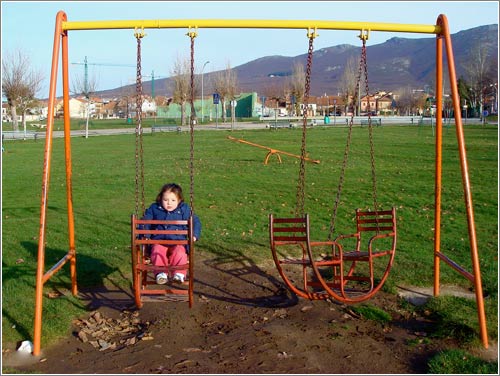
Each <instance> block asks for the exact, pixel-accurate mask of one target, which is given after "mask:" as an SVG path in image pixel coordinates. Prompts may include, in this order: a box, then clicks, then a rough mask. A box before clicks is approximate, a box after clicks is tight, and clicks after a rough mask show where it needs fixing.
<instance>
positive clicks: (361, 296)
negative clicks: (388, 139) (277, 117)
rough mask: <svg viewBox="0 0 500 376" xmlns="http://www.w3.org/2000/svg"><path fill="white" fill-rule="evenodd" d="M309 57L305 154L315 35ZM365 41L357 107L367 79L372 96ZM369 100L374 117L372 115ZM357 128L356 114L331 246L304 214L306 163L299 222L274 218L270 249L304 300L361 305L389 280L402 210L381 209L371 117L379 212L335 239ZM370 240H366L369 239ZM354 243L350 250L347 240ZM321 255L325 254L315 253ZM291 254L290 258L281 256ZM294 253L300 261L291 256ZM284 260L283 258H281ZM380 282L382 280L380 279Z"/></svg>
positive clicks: (359, 218) (363, 214)
mask: <svg viewBox="0 0 500 376" xmlns="http://www.w3.org/2000/svg"><path fill="white" fill-rule="evenodd" d="M308 37H309V53H308V59H307V69H306V87H305V95H304V108H305V110H304V114H303V127H302V129H303V133H302V147H301V155H302V156H304V155H305V153H306V125H307V110H306V109H307V106H308V98H309V89H310V74H311V66H312V45H313V40H314V38H315V37H316V34H315V33H311V32H310V33H309V34H308ZM359 37H360V38H361V40H362V42H363V45H362V49H361V61H360V65H359V74H358V78H357V84H356V90H355V93H356V94H355V96H354V99H353V102H352V103H353V104H355V103H357V93H359V85H360V81H361V75H362V74H363V73H364V76H365V84H366V85H365V89H366V95H369V94H368V93H369V89H368V75H367V64H366V40H367V39H368V33H366V34H365V33H364V32H363V31H361V35H360V36H359ZM369 106H370V105H369V101H368V112H369V113H370V108H369ZM353 123H354V110H353V111H352V116H351V119H350V123H349V131H348V136H347V142H346V147H345V152H344V160H343V163H342V169H341V173H340V179H339V185H338V189H337V196H336V199H335V204H334V207H333V213H332V217H331V223H330V232H329V235H328V240H327V241H311V238H310V230H309V225H310V222H309V221H310V220H309V215H308V214H305V213H304V199H305V188H304V187H305V163H304V161H303V160H301V164H300V171H299V182H298V186H297V206H296V211H295V217H292V218H276V217H274V215H273V214H270V216H269V233H270V245H271V252H272V255H273V260H274V262H275V264H276V267H277V269H278V272H279V274H280V275H281V277H282V278H283V280H284V282H285V284H286V285H287V287H288V288H289V289H290V290H291V291H293V292H294V293H295V294H297V295H298V296H301V297H303V298H306V299H311V300H317V299H328V298H333V299H335V300H337V301H340V302H343V303H356V302H361V301H365V300H367V299H370V298H371V297H372V296H373V295H374V294H375V293H376V292H377V291H378V290H380V288H381V287H382V286H383V284H384V282H385V280H386V279H387V277H388V275H389V272H390V269H391V267H392V263H393V261H394V255H395V251H396V211H395V208H392V209H391V210H379V208H378V202H377V190H376V174H375V158H374V146H373V127H372V121H371V117H370V116H369V117H368V133H369V139H370V157H371V167H372V183H373V205H374V211H361V210H360V209H357V210H356V232H355V233H354V234H349V235H339V236H337V237H336V238H335V239H334V240H332V236H333V233H334V230H335V220H336V216H337V209H338V206H339V203H340V196H341V192H342V188H343V182H344V176H345V170H346V166H347V160H348V155H349V149H350V144H351V134H352V128H353ZM367 237H368V240H367V241H366V240H365V238H367ZM350 238H352V239H354V242H353V244H349V247H351V248H347V243H346V239H350ZM316 249H318V250H321V252H319V251H316V252H314V253H313V250H316ZM283 254H285V257H282V256H281V255H283ZM290 254H293V255H294V256H293V257H291V256H290ZM280 257H282V258H280ZM378 259H381V260H382V259H385V261H386V266H385V269H384V272H383V273H382V275H381V276H376V275H375V269H376V266H377V265H378V264H379V263H380V262H377V265H376V260H378ZM359 263H367V268H364V269H368V270H367V272H368V275H363V273H359V271H358V270H357V269H359V268H357V265H358V264H359ZM364 271H365V272H366V270H364ZM297 273H298V274H299V275H300V278H298V279H299V280H300V282H297V283H295V282H294V275H295V274H297ZM376 277H378V278H376Z"/></svg>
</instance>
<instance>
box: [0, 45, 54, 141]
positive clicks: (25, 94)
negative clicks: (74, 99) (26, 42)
mask: <svg viewBox="0 0 500 376" xmlns="http://www.w3.org/2000/svg"><path fill="white" fill-rule="evenodd" d="M43 79H44V77H43V74H42V72H41V71H39V70H35V69H34V68H33V67H32V66H31V62H30V59H29V57H28V56H27V55H26V54H25V53H24V52H22V51H21V50H17V51H15V52H10V53H7V54H6V55H5V57H4V58H3V59H2V93H3V95H4V96H5V97H6V98H7V102H8V104H9V106H10V110H11V116H12V127H13V130H14V131H18V130H19V124H18V121H17V108H19V109H20V110H21V111H22V122H23V127H24V130H25V131H26V118H25V116H26V111H27V110H28V108H29V104H30V103H31V102H32V101H33V100H34V99H35V96H36V93H37V92H38V91H39V90H40V87H41V84H42V82H43Z"/></svg>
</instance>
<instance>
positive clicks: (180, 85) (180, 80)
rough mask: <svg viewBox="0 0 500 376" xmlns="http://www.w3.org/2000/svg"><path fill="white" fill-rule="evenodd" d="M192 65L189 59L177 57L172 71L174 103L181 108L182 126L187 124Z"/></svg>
mask: <svg viewBox="0 0 500 376" xmlns="http://www.w3.org/2000/svg"><path fill="white" fill-rule="evenodd" d="M190 72H191V63H190V60H189V59H187V58H182V57H180V56H177V59H176V60H175V62H174V67H173V69H172V71H171V76H172V85H173V90H172V92H173V99H172V101H173V102H174V103H177V104H178V105H180V106H181V125H183V124H185V123H186V124H187V119H186V102H188V100H189V98H190V97H191V88H190V86H191V79H190V74H191V73H190Z"/></svg>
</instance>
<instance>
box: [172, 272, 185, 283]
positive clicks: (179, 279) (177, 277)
mask: <svg viewBox="0 0 500 376" xmlns="http://www.w3.org/2000/svg"><path fill="white" fill-rule="evenodd" d="M173 281H174V282H177V283H184V274H181V273H175V274H174V278H173Z"/></svg>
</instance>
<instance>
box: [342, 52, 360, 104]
mask: <svg viewBox="0 0 500 376" xmlns="http://www.w3.org/2000/svg"><path fill="white" fill-rule="evenodd" d="M357 73H358V67H357V62H356V59H355V58H354V57H350V58H349V60H347V62H346V65H345V68H344V72H343V73H342V76H341V77H340V93H341V97H342V100H343V101H344V103H345V113H346V114H347V113H349V104H350V102H351V98H354V97H357V95H356V94H357V93H356V92H355V91H356V82H357V76H358V74H357ZM354 106H355V104H354V103H353V107H354ZM353 111H354V108H353Z"/></svg>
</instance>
